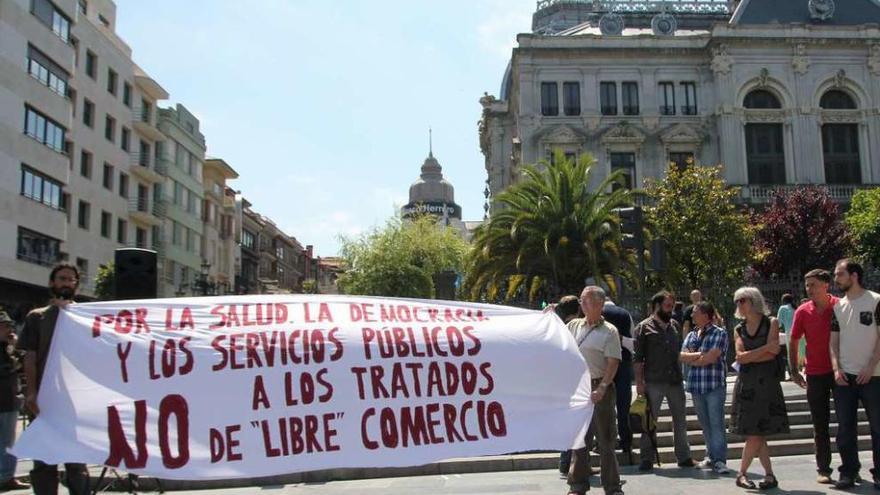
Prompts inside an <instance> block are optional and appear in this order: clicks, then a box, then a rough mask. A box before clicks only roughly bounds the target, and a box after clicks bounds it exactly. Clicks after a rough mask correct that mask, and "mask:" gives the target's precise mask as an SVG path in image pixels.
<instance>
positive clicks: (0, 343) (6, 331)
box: [0, 311, 31, 491]
mask: <svg viewBox="0 0 880 495" xmlns="http://www.w3.org/2000/svg"><path fill="white" fill-rule="evenodd" d="M14 323H15V322H14V321H13V320H12V318H10V317H9V315H8V314H7V313H6V312H5V311H0V449H2V452H0V491H6V490H23V489H27V488H30V487H31V485H29V484H27V483H22V482H20V481H18V480H17V479H15V466H16V464H17V463H18V459H16V458H15V456H14V455H12V454H10V453H9V452H7V450H6V449H8V448H11V447H12V446H13V444H15V425H16V423H17V422H18V411H19V409H20V408H21V400H20V398H19V395H18V377H19V374H20V373H21V363H20V362H19V360H18V357H17V356H16V355H15V352H14V342H13V341H14V338H13V337H15V333H14V327H13V324H14Z"/></svg>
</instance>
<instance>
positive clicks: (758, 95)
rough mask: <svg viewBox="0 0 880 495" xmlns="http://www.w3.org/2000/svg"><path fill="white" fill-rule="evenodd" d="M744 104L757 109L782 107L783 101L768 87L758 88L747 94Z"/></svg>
mask: <svg viewBox="0 0 880 495" xmlns="http://www.w3.org/2000/svg"><path fill="white" fill-rule="evenodd" d="M743 106H744V107H746V108H756V109H765V108H782V103H780V102H779V98H777V97H776V95H774V94H773V93H771V92H769V91H767V90H766V89H756V90H754V91H752V92H750V93H749V94H747V95H746V99H745V101H744V102H743Z"/></svg>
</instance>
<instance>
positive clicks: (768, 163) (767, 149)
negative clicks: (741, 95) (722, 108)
mask: <svg viewBox="0 0 880 495" xmlns="http://www.w3.org/2000/svg"><path fill="white" fill-rule="evenodd" d="M743 106H744V107H745V108H747V109H779V108H782V104H781V103H780V101H779V98H777V97H776V95H774V94H773V93H771V92H769V91H767V90H764V89H757V90H754V91H751V92H750V93H749V94H747V95H746V97H745V99H744V100H743ZM745 134H746V163H747V167H748V174H749V183H750V184H785V182H786V179H785V146H784V140H783V137H782V136H783V134H782V124H781V123H768V124H746V128H745Z"/></svg>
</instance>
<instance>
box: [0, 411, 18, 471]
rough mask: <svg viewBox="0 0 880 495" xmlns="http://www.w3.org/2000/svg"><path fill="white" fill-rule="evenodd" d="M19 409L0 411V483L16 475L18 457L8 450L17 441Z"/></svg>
mask: <svg viewBox="0 0 880 495" xmlns="http://www.w3.org/2000/svg"><path fill="white" fill-rule="evenodd" d="M17 421H18V411H8V412H0V484H3V483H6V482H7V481H9V480H11V479H12V478H13V477H14V476H15V464H16V462H17V461H18V459H16V458H15V456H14V455H12V454H10V453H8V452H6V449H7V448H9V447H12V445H13V444H14V443H15V423H16V422H17Z"/></svg>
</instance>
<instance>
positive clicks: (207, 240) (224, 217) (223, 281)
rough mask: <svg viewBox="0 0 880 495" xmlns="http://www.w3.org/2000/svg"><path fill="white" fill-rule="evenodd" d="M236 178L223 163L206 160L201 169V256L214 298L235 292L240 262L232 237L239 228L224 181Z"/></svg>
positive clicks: (235, 243)
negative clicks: (237, 265)
mask: <svg viewBox="0 0 880 495" xmlns="http://www.w3.org/2000/svg"><path fill="white" fill-rule="evenodd" d="M236 178H238V172H236V171H235V170H234V169H233V168H232V167H231V166H229V164H228V163H226V162H225V161H224V160H222V159H219V158H208V159H206V160H205V166H204V167H203V169H202V185H203V186H204V192H205V204H204V207H203V208H202V222H203V224H204V231H203V235H202V252H203V253H204V257H205V261H206V262H207V264H208V283H209V284H210V285H211V287H212V293H214V294H217V295H222V294H230V293H233V292H234V291H235V273H236V260H237V259H239V258H240V248H239V247H238V242H237V240H236V235H235V233H236V232H238V231H239V229H240V226H239V223H238V222H239V221H238V219H237V217H236V207H235V192H234V191H233V190H232V189H230V188H229V187H228V186H227V181H229V180H232V179H236Z"/></svg>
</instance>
